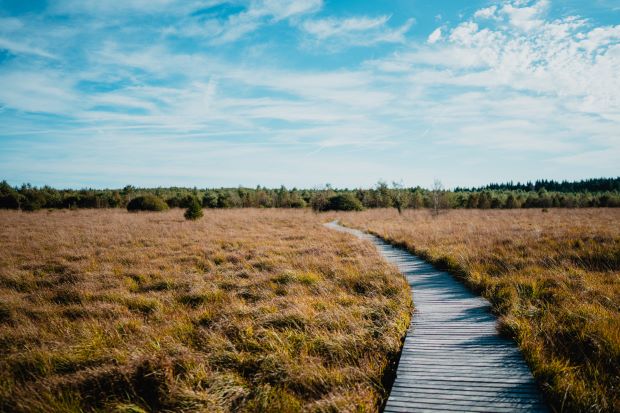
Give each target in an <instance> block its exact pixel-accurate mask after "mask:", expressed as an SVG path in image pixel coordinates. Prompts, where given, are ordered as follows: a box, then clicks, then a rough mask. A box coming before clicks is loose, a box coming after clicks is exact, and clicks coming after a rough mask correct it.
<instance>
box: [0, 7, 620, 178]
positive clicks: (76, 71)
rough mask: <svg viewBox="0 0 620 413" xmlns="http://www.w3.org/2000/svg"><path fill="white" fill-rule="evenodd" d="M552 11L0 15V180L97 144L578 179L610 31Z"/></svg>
mask: <svg viewBox="0 0 620 413" xmlns="http://www.w3.org/2000/svg"><path fill="white" fill-rule="evenodd" d="M486 4H487V3H486V2H485V5H486ZM550 10H552V7H551V5H550V2H549V1H546V0H541V1H533V2H532V1H529V2H525V1H502V2H496V3H494V5H493V6H491V7H483V6H482V5H481V6H480V7H479V8H478V9H476V8H474V9H472V10H471V11H470V13H469V15H467V16H465V17H464V18H463V19H462V20H460V21H456V22H455V23H449V21H450V19H448V18H447V17H446V18H445V19H444V18H442V19H441V22H439V23H438V22H437V21H436V19H435V15H436V14H437V13H436V10H435V11H433V13H432V14H429V15H428V16H427V21H426V25H425V26H424V27H423V28H422V27H419V26H420V25H418V24H414V20H413V17H414V16H404V17H402V19H401V20H399V23H395V22H394V20H396V18H395V17H391V16H396V15H397V14H396V13H394V14H390V13H389V11H381V12H375V11H371V10H367V11H365V12H360V13H358V14H352V15H349V14H347V15H343V14H342V13H332V12H331V9H330V3H329V2H325V3H324V2H323V1H321V0H308V1H284V0H264V1H258V0H256V1H235V2H225V1H206V2H199V1H180V0H155V1H146V0H125V1H122V2H121V1H111V2H98V3H96V4H95V3H92V2H89V3H88V5H87V3H86V2H82V1H76V0H59V1H58V2H53V4H52V3H50V5H49V7H48V8H47V9H46V10H45V12H44V13H42V14H41V15H37V16H29V17H20V18H13V17H6V18H2V19H1V20H2V22H3V24H2V25H0V26H2V27H0V50H5V51H6V52H5V54H4V55H2V54H0V105H1V107H2V111H0V121H2V124H3V130H2V132H0V149H7V151H4V155H0V161H1V162H0V164H2V165H3V169H2V168H0V179H1V178H2V174H3V172H4V173H5V174H6V173H7V171H12V170H13V169H12V168H18V167H19V160H20V159H21V160H22V161H23V160H24V159H27V158H28V153H29V151H30V152H32V153H34V152H37V153H38V152H45V151H49V152H50V153H52V154H53V153H57V152H58V151H61V149H62V150H65V151H67V152H68V153H70V155H67V156H72V157H80V156H81V155H80V154H82V155H84V154H87V155H88V156H86V155H84V159H88V161H85V162H86V163H85V164H84V165H87V164H89V163H90V164H93V165H94V164H95V163H96V162H95V161H94V160H93V159H94V152H93V151H92V150H91V149H92V148H94V147H97V148H98V149H97V151H99V152H100V153H108V154H112V153H114V154H117V156H121V157H122V156H125V158H123V159H125V161H127V162H133V159H134V156H133V155H132V156H129V155H123V154H136V153H142V152H140V151H139V150H138V149H137V148H142V147H145V146H148V150H146V151H144V155H141V156H143V157H150V158H157V159H160V158H166V156H169V155H170V154H173V155H174V156H176V157H178V159H185V160H186V161H187V163H188V165H191V166H193V167H194V168H198V169H197V171H198V172H192V171H189V169H191V168H190V167H188V168H186V169H183V162H181V161H178V162H176V161H175V162H173V161H169V160H164V161H162V162H163V163H164V164H166V165H168V166H169V167H170V170H171V171H175V172H174V174H177V175H175V176H183V174H190V175H191V174H192V173H194V174H200V173H203V172H204V171H205V168H206V167H205V166H204V165H206V163H208V165H209V166H210V167H211V168H213V165H221V166H222V168H225V167H226V162H224V161H221V160H220V159H219V158H218V157H226V156H228V157H232V158H234V159H235V160H236V161H237V162H238V163H239V164H240V165H242V167H243V168H246V169H244V170H245V171H246V174H251V175H252V176H258V175H256V174H252V173H250V172H247V171H250V170H253V169H252V168H255V167H256V162H258V161H257V160H255V161H253V160H252V159H251V157H252V154H253V153H255V154H257V155H256V156H257V159H260V161H262V162H264V163H266V164H269V158H270V157H271V158H285V157H287V156H302V155H303V156H304V159H305V161H304V162H303V168H304V169H303V173H301V174H302V175H303V178H304V179H306V178H307V179H311V178H312V179H314V175H313V174H316V175H317V176H319V175H320V176H322V177H324V176H325V175H324V174H325V173H327V172H326V171H334V170H335V169H334V168H332V167H328V166H327V165H326V162H323V161H321V162H320V164H321V165H323V167H324V168H323V169H319V170H317V169H315V168H314V167H313V166H312V164H311V162H319V161H317V157H319V156H324V157H331V158H330V159H331V160H332V161H334V162H336V163H337V162H339V161H340V162H345V163H347V162H348V163H347V164H348V165H350V166H351V167H355V165H364V167H367V168H368V170H369V171H374V172H373V173H376V176H374V177H373V178H372V179H376V177H377V176H388V177H389V175H386V173H383V172H381V171H382V170H389V171H393V172H394V173H400V172H398V171H410V172H411V173H412V174H414V173H415V174H417V175H416V177H425V176H426V175H428V177H429V182H430V180H432V177H433V175H436V173H435V172H433V171H431V170H430V169H432V168H434V167H436V166H435V165H436V164H437V162H444V163H446V164H450V168H457V167H458V166H457V165H461V166H462V164H461V163H459V162H460V161H459V159H461V158H467V159H468V162H471V163H473V164H476V165H484V164H485V162H486V160H488V159H489V158H493V159H503V160H504V161H505V162H507V163H509V162H511V160H513V159H517V158H518V159H519V162H523V160H524V159H525V160H527V159H530V158H531V159H546V160H547V161H548V164H549V165H555V166H556V167H558V168H560V167H562V165H568V162H573V167H574V168H576V169H575V170H581V171H588V170H589V169H588V168H593V166H592V164H593V162H592V159H593V157H594V156H595V155H596V154H600V153H607V154H617V153H618V151H620V134H619V132H618V131H620V127H619V125H620V97H619V96H618V94H617V92H616V90H620V25H616V26H614V25H601V24H598V25H597V24H594V23H593V22H592V21H590V20H588V19H586V18H584V17H579V16H551V15H550V14H549V13H550ZM445 15H448V13H446V14H445ZM416 17H418V16H416ZM67 22H69V23H67ZM4 23H5V24H4ZM438 26H439V27H438ZM42 141H45V145H43V144H42V143H41V142H42ZM89 142H90V143H92V145H91V146H89ZM37 145H38V146H37ZM54 145H57V146H54ZM54 148H57V149H54ZM233 148H234V149H233ZM243 148H245V149H243ZM257 148H260V150H259V149H257ZM8 149H11V151H12V152H10V153H12V154H13V155H12V156H13V157H12V158H11V159H10V163H7V162H8V161H9V155H7V153H9V152H8ZM242 149H243V150H242ZM227 151H228V152H227ZM233 151H238V152H239V153H240V152H243V153H240V154H239V155H238V156H237V155H235V156H232V155H230V154H228V155H227V153H229V152H233ZM186 152H192V153H191V155H188V154H187V153H186ZM352 153H354V154H355V155H351V154H352ZM15 154H18V155H19V157H17V158H16V157H15V156H17V155H15ZM585 154H590V155H588V156H586V155H585ZM136 156H137V155H136ZM350 156H355V157H359V158H360V159H353V158H349V157H350ZM201 157H202V159H205V161H204V162H202V161H200V158H201ZM361 158H363V159H361ZM608 158H609V156H607V157H606V158H605V159H608ZM80 159H82V158H80ZM118 162H119V163H122V162H121V161H120V160H119V161H118ZM135 162H136V163H137V164H138V165H136V166H135V168H134V169H132V168H125V171H126V172H127V173H130V172H131V173H133V172H135V173H137V174H139V175H140V176H147V175H148V173H147V172H148V167H147V165H148V162H146V161H145V160H144V159H142V158H140V159H139V160H138V159H136V161H135ZM515 162H516V161H515ZM500 163H501V162H499V161H498V164H500ZM25 164H28V162H22V165H25ZM229 164H230V162H229ZM278 165H280V166H283V165H284V163H279V164H278ZM115 166H116V167H118V169H119V170H121V169H122V168H121V166H122V165H120V164H119V165H115ZM503 166H504V165H498V166H497V168H500V167H503ZM518 167H519V165H518V164H516V163H515V165H514V168H518ZM598 167H600V169H592V170H597V171H598V170H600V171H612V170H613V171H616V170H617V168H615V167H614V166H613V164H612V162H607V161H606V162H603V163H601V165H599V166H598ZM41 168H42V169H41V170H40V171H39V172H40V173H41V174H43V173H44V172H45V171H49V170H52V169H54V168H60V169H62V168H63V167H61V165H60V162H57V163H55V164H53V165H52V164H49V165H48V166H47V167H41ZM46 168H47V169H46ZM106 168H107V167H106ZM243 168H242V169H243ZM300 168H301V166H300ZM579 168H582V169H579ZM602 168H605V169H602ZM112 169H114V168H112ZM229 169H230V168H229ZM532 169H533V168H532ZM78 170H79V169H76V171H78ZM551 170H552V169H549V171H551ZM76 171H74V172H71V171H70V170H67V174H70V173H77V172H76ZM496 171H497V169H496ZM108 172H109V171H108V169H106V173H108ZM109 173H112V172H109ZM369 173H370V172H369ZM174 174H172V175H174ZM222 174H223V175H222V176H224V173H222ZM481 174H482V172H481ZM456 175H458V176H460V175H459V174H458V173H457V174H456ZM238 176H239V177H240V178H239V179H241V177H242V172H239V175H238ZM400 177H404V176H400ZM400 177H399V176H394V178H395V179H396V178H400ZM145 179H146V178H145ZM222 179H224V178H222ZM235 179H236V178H235ZM274 179H276V178H274ZM291 179H293V178H291ZM300 179H301V178H300ZM316 179H318V180H319V182H325V180H326V179H327V178H325V179H324V178H316ZM360 179H361V178H360ZM364 179H366V178H364ZM420 179H421V178H420ZM343 180H344V178H343ZM343 182H344V181H343ZM177 183H180V182H177ZM234 183H235V184H237V183H242V181H241V180H240V181H238V182H234ZM256 183H260V182H256ZM262 183H266V182H262ZM413 183H417V182H413ZM446 183H447V184H450V182H449V181H447V182H446ZM461 183H462V182H457V184H461ZM481 183H482V182H481ZM162 184H164V182H162Z"/></svg>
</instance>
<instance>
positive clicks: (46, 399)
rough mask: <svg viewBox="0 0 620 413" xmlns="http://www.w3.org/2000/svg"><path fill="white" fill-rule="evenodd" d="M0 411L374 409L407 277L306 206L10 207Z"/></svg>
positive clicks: (5, 231)
mask: <svg viewBox="0 0 620 413" xmlns="http://www.w3.org/2000/svg"><path fill="white" fill-rule="evenodd" d="M0 228H1V230H0V410H1V411H15V412H31V411H58V412H60V411H63V412H66V411H118V412H141V411H162V410H163V411H166V410H169V411H187V412H190V411H213V412H217V411H297V410H310V411H312V410H314V411H333V410H340V411H353V410H355V411H375V410H376V409H377V407H378V406H379V405H380V403H381V402H382V400H383V399H384V398H385V396H386V391H385V388H384V385H383V383H382V379H383V377H384V374H385V373H386V371H387V370H386V369H387V368H388V364H389V361H390V358H391V357H392V356H393V355H394V354H396V353H398V351H399V350H400V344H401V339H402V337H403V335H404V333H405V331H406V329H407V327H408V324H409V318H410V310H411V302H410V298H409V297H410V295H409V291H408V286H407V284H406V281H405V280H404V279H403V278H402V277H401V276H400V275H398V273H397V272H396V270H395V269H394V268H393V267H390V266H389V265H387V264H386V263H385V262H383V261H382V260H381V259H380V257H379V256H378V255H377V253H376V251H375V250H374V248H373V247H372V246H371V245H368V244H365V243H362V242H359V241H356V240H353V239H351V237H348V236H346V235H342V234H339V233H336V232H334V231H331V230H328V229H326V228H323V227H322V225H321V222H320V218H319V217H317V216H316V215H314V214H312V213H310V212H305V211H282V210H277V211H274V210H270V211H259V210H235V211H221V210H220V211H208V212H206V215H205V217H204V218H203V219H202V220H200V221H197V222H186V221H185V220H184V219H183V216H182V211H179V210H176V211H169V212H165V213H138V214H129V213H127V212H125V211H118V210H98V211H92V210H90V211H89V210H81V211H55V212H38V213H18V212H9V211H0Z"/></svg>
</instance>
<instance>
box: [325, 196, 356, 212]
mask: <svg viewBox="0 0 620 413" xmlns="http://www.w3.org/2000/svg"><path fill="white" fill-rule="evenodd" d="M327 209H328V210H331V211H361V210H362V209H364V207H363V206H362V203H361V202H360V200H359V199H357V198H356V197H355V195H353V194H351V193H344V194H338V195H334V196H332V197H331V198H329V204H328V206H327Z"/></svg>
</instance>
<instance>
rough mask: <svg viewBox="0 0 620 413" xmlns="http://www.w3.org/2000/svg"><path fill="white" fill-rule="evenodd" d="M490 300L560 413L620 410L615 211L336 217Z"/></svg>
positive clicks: (619, 218) (618, 214)
mask: <svg viewBox="0 0 620 413" xmlns="http://www.w3.org/2000/svg"><path fill="white" fill-rule="evenodd" d="M338 216H340V217H341V218H342V219H343V221H344V223H346V224H347V225H350V226H353V227H357V228H360V229H364V230H368V231H370V232H372V233H375V234H377V235H379V236H381V237H382V238H384V239H386V240H388V241H389V242H392V243H394V244H396V245H401V246H403V247H405V248H407V249H409V250H410V251H412V252H414V253H415V254H417V255H419V256H422V257H423V258H425V259H427V260H428V261H430V262H432V263H434V264H435V265H437V266H439V267H441V268H443V269H446V270H448V271H450V272H452V273H453V274H454V275H456V276H457V277H459V278H460V279H461V280H463V281H464V282H465V283H467V284H468V285H469V286H470V287H471V288H472V289H474V290H475V291H477V292H479V293H481V294H482V295H484V296H485V297H487V298H488V299H489V300H490V301H491V303H492V304H493V306H494V310H495V311H496V312H497V314H498V315H499V316H500V317H501V318H500V328H501V330H502V331H503V332H504V333H505V334H508V335H510V336H511V337H514V338H515V339H516V341H517V343H518V344H519V346H520V347H521V349H522V351H523V353H524V355H525V357H526V359H527V361H528V363H529V365H530V367H531V368H532V371H533V373H534V376H535V377H536V378H537V380H538V381H539V383H540V384H541V387H542V389H543V390H544V392H545V393H546V395H547V398H548V400H549V401H550V403H551V404H552V406H553V407H554V408H555V409H556V410H557V411H594V412H595V411H609V412H611V411H619V410H620V391H619V389H620V225H618V222H620V211H619V210H614V209H582V210H563V209H551V210H549V211H548V212H541V210H540V209H539V210H512V211H479V210H473V211H472V210H460V211H449V212H447V213H445V214H440V215H438V216H435V217H434V216H432V215H431V214H430V213H429V212H428V211H405V212H404V213H403V214H402V215H399V214H398V213H396V211H394V210H374V211H365V212H361V213H355V214H352V213H351V214H347V213H340V214H339V215H338Z"/></svg>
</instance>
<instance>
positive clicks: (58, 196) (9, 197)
mask: <svg viewBox="0 0 620 413" xmlns="http://www.w3.org/2000/svg"><path fill="white" fill-rule="evenodd" d="M138 197H149V198H157V200H161V201H164V202H165V205H164V204H163V203H161V204H162V205H164V206H167V207H169V208H175V207H179V208H187V207H188V206H190V205H192V203H193V202H194V201H195V200H196V199H197V200H198V201H199V202H200V203H201V204H202V206H203V207H204V208H306V207H309V208H312V209H313V210H315V211H325V210H359V209H363V208H390V207H394V208H397V209H399V210H402V209H407V208H433V209H435V210H438V209H448V208H478V209H502V208H507V209H512V208H586V207H620V177H618V178H599V179H588V180H582V181H578V182H567V181H563V182H557V181H548V180H539V181H536V182H534V183H532V182H527V183H524V184H522V183H516V184H515V183H512V182H510V183H505V184H489V185H487V186H484V187H480V188H455V189H453V190H444V189H442V188H441V185H436V186H435V188H434V189H425V188H421V187H411V188H404V187H402V186H401V185H397V184H393V185H388V184H387V183H385V182H379V183H378V184H377V185H376V186H375V187H374V188H371V189H336V188H332V187H330V186H329V185H328V186H326V187H324V188H320V189H297V188H292V189H287V188H285V187H280V188H277V189H271V188H264V187H260V186H258V187H256V188H242V187H239V188H218V189H208V188H207V189H199V188H178V187H171V188H137V187H134V186H131V185H128V186H126V187H124V188H122V189H79V190H77V189H54V188H51V187H48V186H43V187H39V188H37V187H34V186H31V185H29V184H24V185H22V186H20V187H12V186H10V185H9V184H8V183H7V182H6V181H2V182H0V208H4V209H20V210H24V211H36V210H39V209H57V208H69V209H75V208H126V207H127V206H128V204H130V202H131V201H132V200H135V199H136V198H138Z"/></svg>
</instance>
